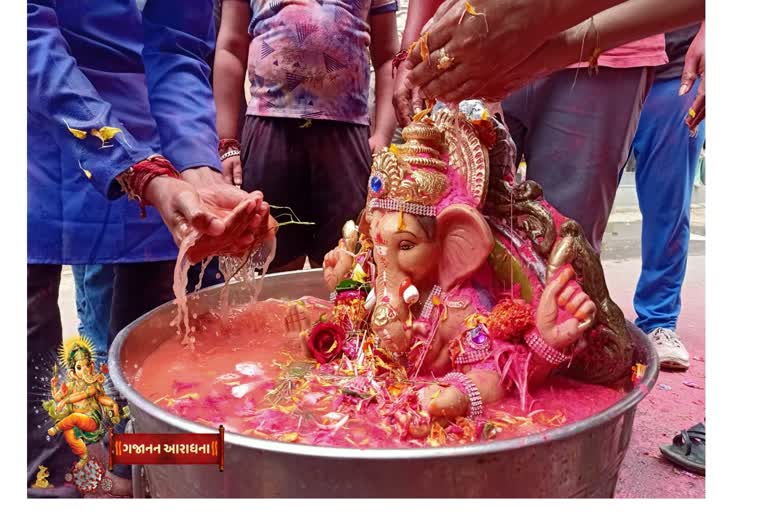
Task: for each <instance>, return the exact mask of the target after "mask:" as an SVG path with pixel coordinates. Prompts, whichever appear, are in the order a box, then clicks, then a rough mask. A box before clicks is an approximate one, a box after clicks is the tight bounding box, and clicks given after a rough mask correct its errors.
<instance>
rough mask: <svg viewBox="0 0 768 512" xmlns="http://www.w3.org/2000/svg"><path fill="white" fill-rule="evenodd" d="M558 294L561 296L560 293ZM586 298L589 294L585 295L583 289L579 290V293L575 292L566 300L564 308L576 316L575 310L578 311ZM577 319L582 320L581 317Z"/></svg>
mask: <svg viewBox="0 0 768 512" xmlns="http://www.w3.org/2000/svg"><path fill="white" fill-rule="evenodd" d="M560 296H561V297H562V294H561V295H560ZM588 300H589V295H587V294H586V293H584V292H583V291H582V292H579V293H577V294H575V295H574V296H573V297H572V298H571V299H570V300H569V301H568V303H567V304H566V305H565V310H566V311H568V312H569V313H570V314H572V315H573V316H576V311H578V310H579V308H580V307H581V305H582V304H584V303H585V302H586V301H588ZM577 318H578V317H577ZM579 320H583V319H581V318H580V319H579Z"/></svg>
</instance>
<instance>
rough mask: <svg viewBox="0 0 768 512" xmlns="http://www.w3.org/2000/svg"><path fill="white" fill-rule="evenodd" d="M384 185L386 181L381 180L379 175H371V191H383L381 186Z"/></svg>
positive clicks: (375, 192)
mask: <svg viewBox="0 0 768 512" xmlns="http://www.w3.org/2000/svg"><path fill="white" fill-rule="evenodd" d="M383 186H384V182H383V181H381V178H380V177H379V176H375V175H374V176H371V191H372V192H373V193H374V194H378V193H379V192H381V188H382V187H383Z"/></svg>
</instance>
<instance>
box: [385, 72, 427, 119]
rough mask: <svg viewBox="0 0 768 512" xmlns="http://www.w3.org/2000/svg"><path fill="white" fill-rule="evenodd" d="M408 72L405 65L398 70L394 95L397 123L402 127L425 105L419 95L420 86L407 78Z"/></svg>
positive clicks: (393, 101) (393, 102)
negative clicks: (414, 85) (412, 83)
mask: <svg viewBox="0 0 768 512" xmlns="http://www.w3.org/2000/svg"><path fill="white" fill-rule="evenodd" d="M408 73H409V71H408V70H406V69H404V68H403V66H401V67H400V68H399V69H398V70H397V76H396V77H395V92H394V94H393V95H392V104H393V105H394V107H395V116H396V117H397V123H398V124H399V125H400V126H402V127H405V126H407V125H408V123H410V122H411V118H412V117H413V114H414V113H415V112H418V111H419V110H421V109H422V108H423V107H424V100H423V99H422V98H421V96H420V95H419V88H418V87H413V86H412V85H411V83H410V82H406V80H405V77H406V76H407V75H408Z"/></svg>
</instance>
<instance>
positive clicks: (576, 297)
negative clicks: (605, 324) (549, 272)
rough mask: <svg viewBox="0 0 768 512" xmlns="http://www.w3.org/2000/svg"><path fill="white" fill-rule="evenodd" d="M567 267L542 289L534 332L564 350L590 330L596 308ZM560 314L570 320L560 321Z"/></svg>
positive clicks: (551, 344) (570, 269)
mask: <svg viewBox="0 0 768 512" xmlns="http://www.w3.org/2000/svg"><path fill="white" fill-rule="evenodd" d="M574 277H575V273H574V271H573V269H572V268H571V267H570V265H569V266H567V267H565V268H564V269H563V270H562V271H561V272H560V273H558V274H556V275H555V276H554V277H553V278H552V279H551V280H550V282H549V284H547V286H546V288H544V292H543V293H542V294H541V300H540V301H539V306H538V308H537V309H536V328H537V329H538V330H539V334H540V335H541V337H542V338H543V339H544V341H546V342H547V343H548V344H549V345H550V346H552V347H553V348H555V349H557V350H563V349H564V348H566V347H568V346H569V345H571V344H572V343H574V342H575V341H576V340H578V339H579V338H580V337H581V335H582V334H584V332H586V330H587V329H589V328H590V327H591V326H592V323H593V322H594V319H595V313H596V311H597V308H596V306H595V303H594V302H592V300H591V299H590V298H589V296H588V295H587V294H586V293H584V291H582V289H581V287H580V286H579V284H578V283H577V282H576V281H575V280H574V279H573V278H574ZM561 310H564V311H567V312H568V313H569V314H570V318H568V319H566V320H564V321H559V320H558V316H559V313H560V311H561Z"/></svg>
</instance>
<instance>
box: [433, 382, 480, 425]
mask: <svg viewBox="0 0 768 512" xmlns="http://www.w3.org/2000/svg"><path fill="white" fill-rule="evenodd" d="M440 382H441V383H443V384H450V385H452V386H456V387H457V388H459V389H460V390H461V391H462V392H463V393H464V394H465V395H467V397H468V398H469V414H468V416H469V418H470V419H474V418H477V417H478V416H480V415H481V414H483V398H482V397H481V396H480V390H479V389H477V386H476V385H475V383H474V382H472V379H470V378H469V377H467V376H466V375H464V374H463V373H459V372H451V373H448V374H446V375H445V376H444V377H443V378H441V379H440Z"/></svg>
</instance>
